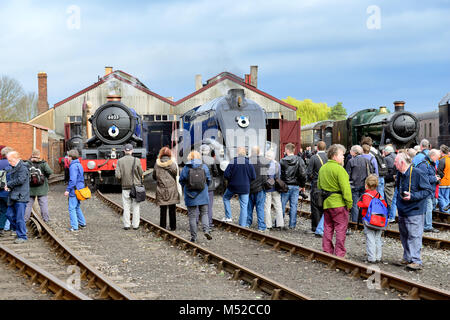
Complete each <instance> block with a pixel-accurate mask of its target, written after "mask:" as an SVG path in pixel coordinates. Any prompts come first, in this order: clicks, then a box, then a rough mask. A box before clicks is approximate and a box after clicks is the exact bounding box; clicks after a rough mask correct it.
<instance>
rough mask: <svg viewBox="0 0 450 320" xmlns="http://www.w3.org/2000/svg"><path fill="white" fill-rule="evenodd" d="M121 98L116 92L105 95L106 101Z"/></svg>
mask: <svg viewBox="0 0 450 320" xmlns="http://www.w3.org/2000/svg"><path fill="white" fill-rule="evenodd" d="M121 99H122V97H121V96H120V95H118V94H110V95H108V96H107V97H106V101H108V102H110V101H120V100H121Z"/></svg>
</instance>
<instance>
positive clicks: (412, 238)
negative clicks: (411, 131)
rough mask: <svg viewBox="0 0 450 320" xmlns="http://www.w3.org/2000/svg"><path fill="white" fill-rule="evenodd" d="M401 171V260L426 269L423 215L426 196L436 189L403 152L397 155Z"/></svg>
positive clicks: (397, 162)
mask: <svg viewBox="0 0 450 320" xmlns="http://www.w3.org/2000/svg"><path fill="white" fill-rule="evenodd" d="M395 166H396V168H397V170H398V174H397V178H396V179H395V181H396V188H397V190H398V193H397V209H398V229H399V232H400V240H401V242H402V246H403V259H402V261H401V262H400V263H399V264H400V265H405V266H406V267H407V269H411V270H420V269H422V260H421V258H420V251H421V248H422V236H423V223H424V218H423V215H424V213H425V211H426V199H427V198H428V197H429V196H430V195H431V194H432V193H433V192H434V190H433V187H432V186H431V185H430V182H429V178H428V176H427V174H426V173H425V172H423V171H422V170H420V169H418V168H415V167H414V166H413V165H412V159H411V157H410V156H409V155H408V154H407V153H405V152H399V153H398V155H397V157H396V158H395Z"/></svg>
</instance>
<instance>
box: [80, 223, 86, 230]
mask: <svg viewBox="0 0 450 320" xmlns="http://www.w3.org/2000/svg"><path fill="white" fill-rule="evenodd" d="M78 228H79V229H84V228H86V225H82V224H79V225H78Z"/></svg>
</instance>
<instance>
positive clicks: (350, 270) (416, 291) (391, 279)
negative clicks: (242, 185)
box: [147, 195, 450, 300]
mask: <svg viewBox="0 0 450 320" xmlns="http://www.w3.org/2000/svg"><path fill="white" fill-rule="evenodd" d="M147 199H148V200H149V201H151V202H153V203H154V202H155V198H154V197H152V196H150V195H147ZM177 211H178V212H180V213H183V214H187V209H185V208H184V207H182V206H179V205H177ZM213 223H214V225H215V226H216V227H219V228H221V229H224V230H226V231H228V232H234V233H236V234H238V235H241V236H243V237H245V238H247V239H251V240H254V241H257V242H259V243H260V244H263V245H267V246H270V247H271V248H272V249H273V250H281V251H285V252H289V253H290V254H291V255H293V254H297V255H300V256H303V257H305V258H306V259H307V260H309V261H312V260H316V261H319V262H321V263H324V264H326V265H327V266H328V267H329V268H330V269H340V270H342V271H344V272H345V273H346V274H348V275H349V276H351V277H352V278H362V279H368V278H370V277H371V274H372V273H373V271H371V270H370V266H367V265H365V264H361V263H358V262H354V261H351V260H348V259H344V258H340V257H337V256H334V255H330V254H327V253H325V252H322V251H318V250H315V249H311V248H308V247H304V246H301V245H298V244H296V243H293V242H290V241H286V240H283V239H280V238H277V237H274V236H269V235H267V234H266V233H261V232H258V231H255V230H252V229H249V228H244V227H241V226H238V225H236V224H232V223H226V222H223V221H221V220H217V219H214V218H213ZM158 228H159V227H158ZM379 275H380V283H381V287H382V288H392V289H395V290H397V291H400V292H402V293H406V294H407V295H408V297H409V298H411V299H426V300H441V299H443V300H448V299H449V298H450V292H448V291H445V290H440V289H438V288H435V287H432V286H427V285H424V284H420V283H417V282H414V281H410V280H407V279H405V278H403V277H400V276H397V275H394V274H392V273H388V272H382V271H380V272H379Z"/></svg>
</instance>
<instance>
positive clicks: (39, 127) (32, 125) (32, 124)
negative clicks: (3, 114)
mask: <svg viewBox="0 0 450 320" xmlns="http://www.w3.org/2000/svg"><path fill="white" fill-rule="evenodd" d="M2 123H20V124H24V125H27V126H31V127H35V128H38V129H41V130H46V131H48V130H50V128H47V127H44V126H41V125H39V124H35V123H26V122H20V121H0V124H2Z"/></svg>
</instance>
